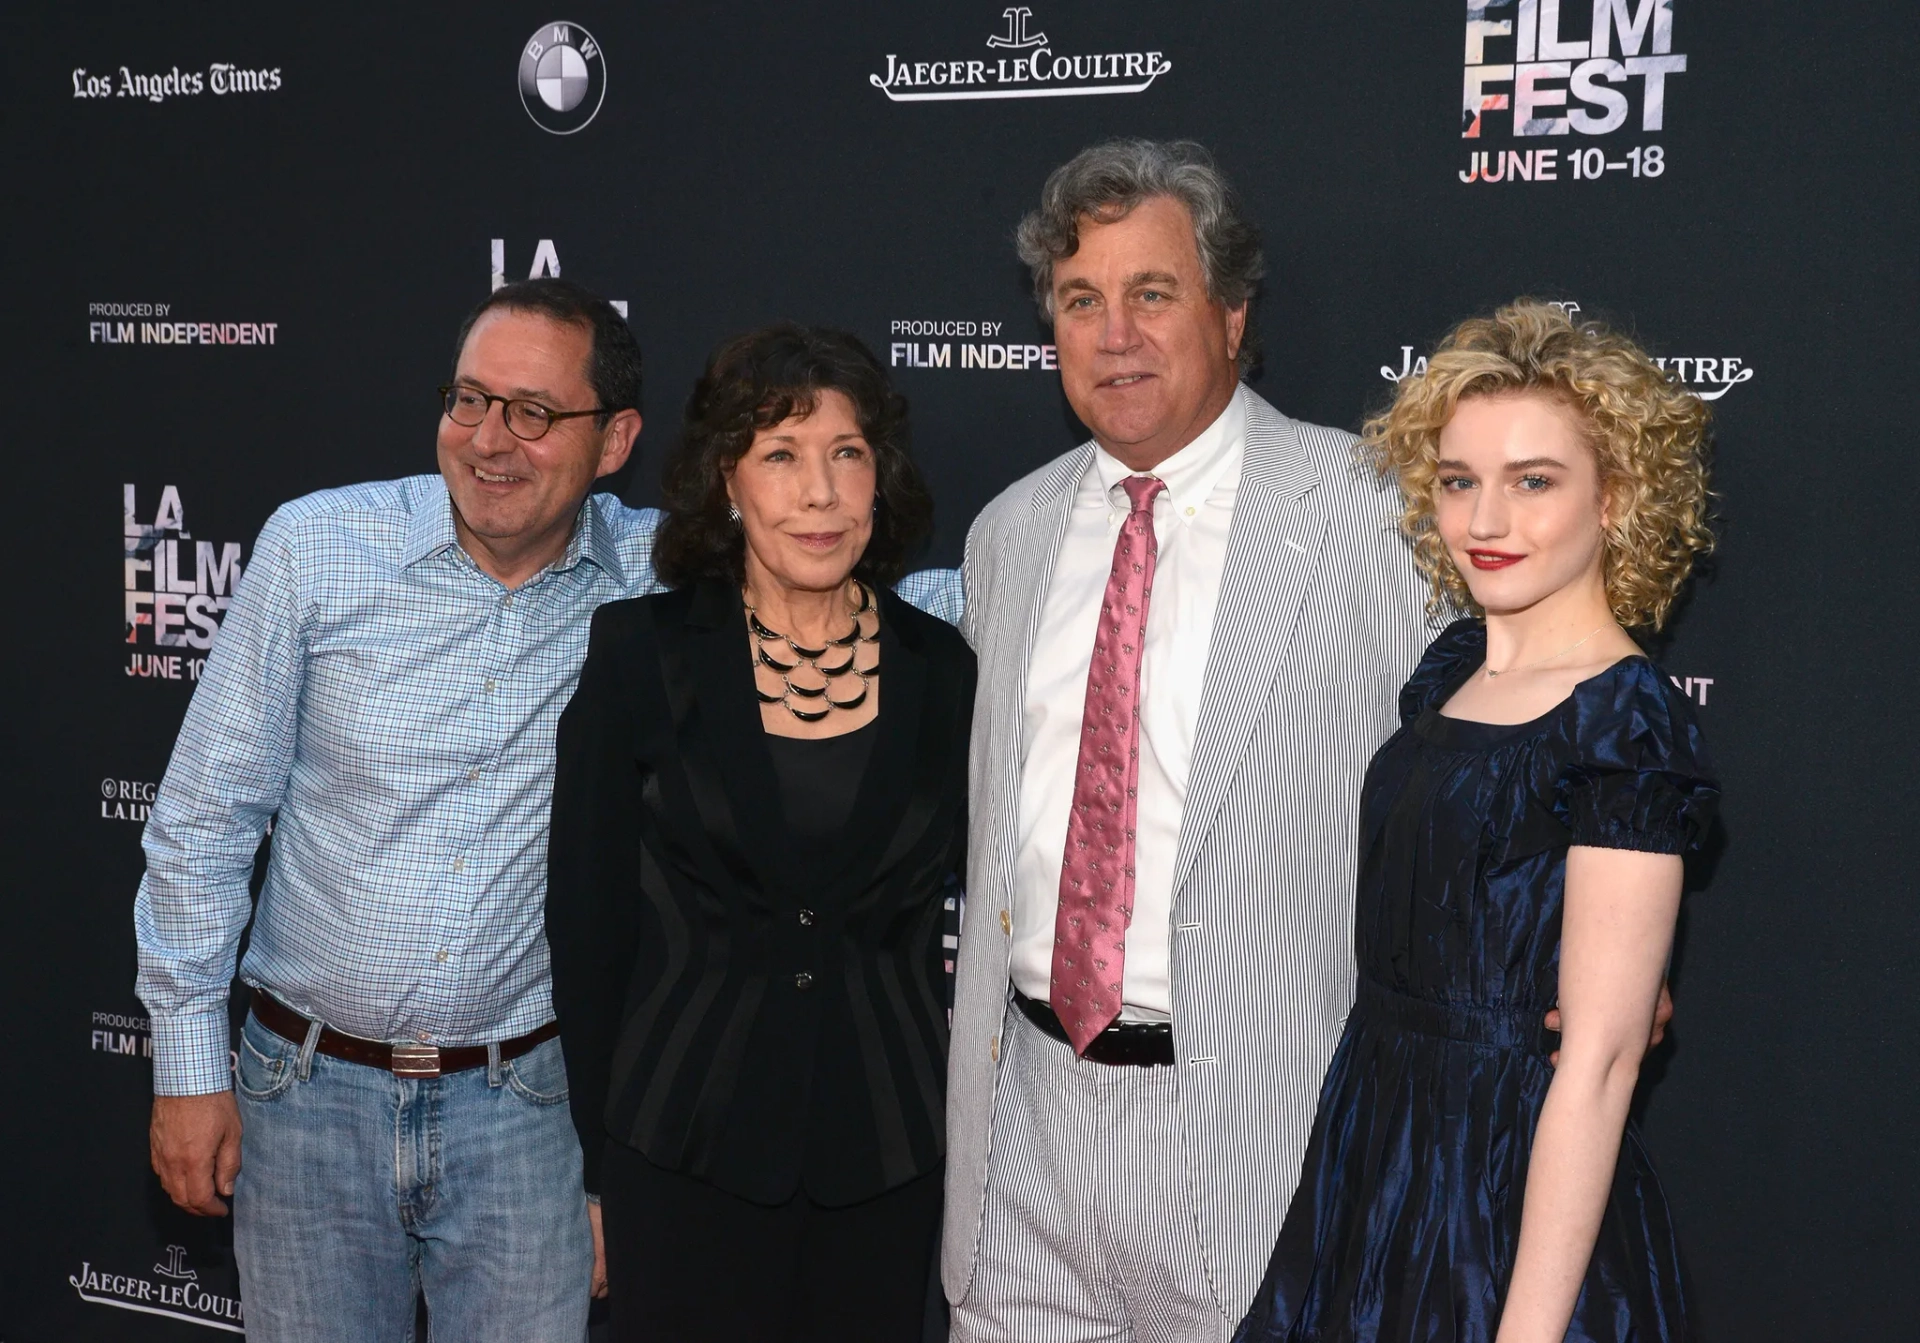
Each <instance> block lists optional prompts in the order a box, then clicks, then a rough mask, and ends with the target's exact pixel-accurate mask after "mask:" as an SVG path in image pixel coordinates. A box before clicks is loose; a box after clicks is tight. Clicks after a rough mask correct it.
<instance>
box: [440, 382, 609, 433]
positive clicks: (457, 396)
mask: <svg viewBox="0 0 1920 1343" xmlns="http://www.w3.org/2000/svg"><path fill="white" fill-rule="evenodd" d="M496 401H498V402H499V403H500V404H501V406H502V407H503V408H504V409H503V410H502V412H501V413H502V414H503V415H505V417H506V421H507V428H508V429H509V430H510V431H512V433H513V436H514V437H515V438H523V439H525V440H527V442H529V443H531V442H532V441H533V440H534V439H537V438H542V437H544V436H545V435H546V432H547V430H549V429H551V428H553V426H554V425H555V424H556V423H557V422H558V421H560V420H577V419H579V418H580V417H581V416H582V415H606V414H609V413H610V412H608V411H606V410H604V409H598V408H596V409H594V410H550V409H548V408H547V407H546V406H543V405H541V404H540V403H539V402H538V401H528V400H526V399H524V398H522V397H513V396H489V395H488V394H487V393H485V392H483V391H481V390H480V389H479V388H478V387H466V386H462V385H461V384H459V383H454V384H452V385H451V386H447V387H442V388H441V389H440V402H441V404H442V405H443V406H444V407H445V408H446V412H447V418H448V419H450V420H452V421H453V422H454V423H455V424H458V425H464V426H465V427H466V428H468V429H473V428H477V427H478V426H479V425H481V424H482V423H484V422H485V420H486V418H487V412H488V411H490V410H492V409H493V403H494V402H496Z"/></svg>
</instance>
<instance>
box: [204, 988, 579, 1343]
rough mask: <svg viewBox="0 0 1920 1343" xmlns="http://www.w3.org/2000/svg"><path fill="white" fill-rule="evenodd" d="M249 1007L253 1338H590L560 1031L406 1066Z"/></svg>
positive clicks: (244, 1056) (246, 1253) (245, 1056)
mask: <svg viewBox="0 0 1920 1343" xmlns="http://www.w3.org/2000/svg"><path fill="white" fill-rule="evenodd" d="M318 1038H319V1028H318V1026H316V1027H314V1029H313V1030H312V1031H311V1032H310V1033H309V1038H308V1039H307V1040H305V1041H292V1040H283V1039H281V1038H280V1037H279V1036H278V1035H276V1034H274V1033H273V1032H272V1031H270V1030H268V1029H267V1028H266V1027H264V1026H262V1025H261V1024H260V1023H259V1022H258V1021H256V1020H254V1019H253V1018H252V1017H251V1016H249V1017H248V1018H247V1024H246V1027H245V1029H244V1031H243V1032H242V1034H241V1043H240V1062H239V1067H238V1069H237V1072H236V1077H235V1091H236V1093H237V1098H238V1100H239V1104H240V1120H241V1125H242V1128H241V1148H240V1152H241V1158H240V1160H241V1164H240V1176H239V1180H238V1182H237V1183H236V1185H235V1187H234V1200H233V1212H234V1228H233V1230H234V1252H235V1255H236V1257H237V1258H238V1260H239V1265H240V1292H241V1298H242V1300H243V1301H244V1303H245V1310H246V1324H247V1337H248V1338H249V1339H251V1340H254V1343H262V1341H263V1340H264V1343H329V1341H330V1340H338V1341H339V1343H400V1341H401V1340H411V1339H412V1338H413V1336H414V1327H413V1326H414V1295H415V1292H416V1290H418V1291H420V1292H423V1293H424V1294H425V1296H426V1301H427V1312H428V1315H429V1318H430V1319H431V1322H432V1336H433V1337H434V1338H436V1339H445V1340H451V1343H581V1340H582V1339H584V1338H585V1337H586V1332H587V1304H588V1301H587V1293H588V1287H589V1279H590V1277H591V1275H592V1271H593V1240H592V1233H591V1232H590V1230H589V1229H588V1224H587V1204H586V1195H585V1194H584V1193H583V1192H582V1189H581V1182H580V1180H581V1177H580V1143H579V1140H578V1139H577V1138H576V1137H575V1136H574V1129H573V1121H572V1119H571V1117H570V1116H569V1114H568V1112H567V1103H566V1102H567V1072H566V1064H565V1063H564V1062H563V1061H562V1059H561V1055H560V1042H559V1041H558V1040H549V1041H547V1042H546V1043H545V1044H543V1045H540V1046H539V1047H538V1048H536V1049H533V1050H531V1051H530V1052H528V1053H526V1054H523V1055H521V1056H520V1057H519V1058H517V1059H513V1060H512V1061H510V1062H504V1063H503V1062H501V1061H500V1059H499V1056H498V1051H494V1053H493V1057H492V1061H491V1062H490V1064H489V1066H487V1067H485V1068H473V1069H470V1070H468V1071H466V1072H460V1073H453V1074H451V1075H449V1076H446V1077H438V1078H429V1079H403V1078H398V1077H395V1076H393V1075H392V1074H390V1073H387V1072H383V1071H381V1070H380V1069H378V1068H370V1067H367V1066H366V1065H364V1064H359V1063H347V1062H345V1061H343V1060H340V1059H334V1058H328V1057H327V1056H326V1055H324V1054H316V1053H315V1052H314V1050H313V1046H314V1043H315V1042H316V1041H317V1040H318Z"/></svg>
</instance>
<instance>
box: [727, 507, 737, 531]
mask: <svg viewBox="0 0 1920 1343" xmlns="http://www.w3.org/2000/svg"><path fill="white" fill-rule="evenodd" d="M727 521H729V522H731V523H733V524H734V525H736V526H738V525H739V522H740V507H739V505H737V504H728V505H727Z"/></svg>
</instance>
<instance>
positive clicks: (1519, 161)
mask: <svg viewBox="0 0 1920 1343" xmlns="http://www.w3.org/2000/svg"><path fill="white" fill-rule="evenodd" d="M1673 18H1674V0H1468V2H1467V28H1466V69H1465V77H1464V79H1463V81H1462V88H1461V97H1460V137H1461V138H1462V139H1464V140H1472V141H1477V142H1480V143H1479V144H1478V145H1477V146H1474V147H1470V148H1469V149H1468V152H1467V165H1466V167H1464V168H1462V169H1460V170H1459V176H1460V180H1461V181H1462V182H1560V181H1572V182H1580V181H1601V180H1605V179H1607V178H1609V177H1613V178H1618V179H1625V180H1632V179H1636V178H1637V179H1650V178H1658V177H1660V176H1662V175H1664V174H1665V173H1666V171H1667V167H1668V163H1667V153H1666V148H1665V146H1663V145H1661V144H1659V143H1658V142H1656V141H1653V140H1651V139H1650V138H1648V137H1651V136H1653V135H1655V134H1657V133H1658V132H1660V131H1662V130H1664V129H1666V114H1667V94H1668V92H1669V84H1668V78H1669V76H1673V75H1680V74H1684V73H1686V69H1687V57H1686V54H1685V53H1684V52H1679V51H1676V50H1674V32H1673ZM1616 132H1620V133H1622V134H1623V135H1625V136H1628V137H1630V138H1632V139H1635V140H1638V141H1640V143H1636V144H1633V145H1631V146H1626V145H1620V146H1618V147H1616V146H1614V145H1608V146H1601V145H1578V146H1573V145H1569V146H1559V145H1555V146H1543V145H1521V146H1516V147H1514V148H1506V147H1504V146H1498V147H1496V146H1495V145H1491V144H1487V143H1486V142H1488V141H1505V140H1508V139H1509V138H1513V139H1518V140H1521V141H1531V140H1536V139H1537V138H1539V137H1543V136H1559V135H1579V136H1586V137H1600V136H1611V135H1614V134H1615V133H1616Z"/></svg>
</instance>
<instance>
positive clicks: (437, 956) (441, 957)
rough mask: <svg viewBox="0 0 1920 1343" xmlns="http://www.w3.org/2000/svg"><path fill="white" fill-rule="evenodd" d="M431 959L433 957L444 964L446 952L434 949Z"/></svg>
mask: <svg viewBox="0 0 1920 1343" xmlns="http://www.w3.org/2000/svg"><path fill="white" fill-rule="evenodd" d="M433 959H435V960H436V961H439V962H440V964H442V965H445V964H446V963H447V953H446V952H444V951H436V952H434V953H433Z"/></svg>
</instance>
